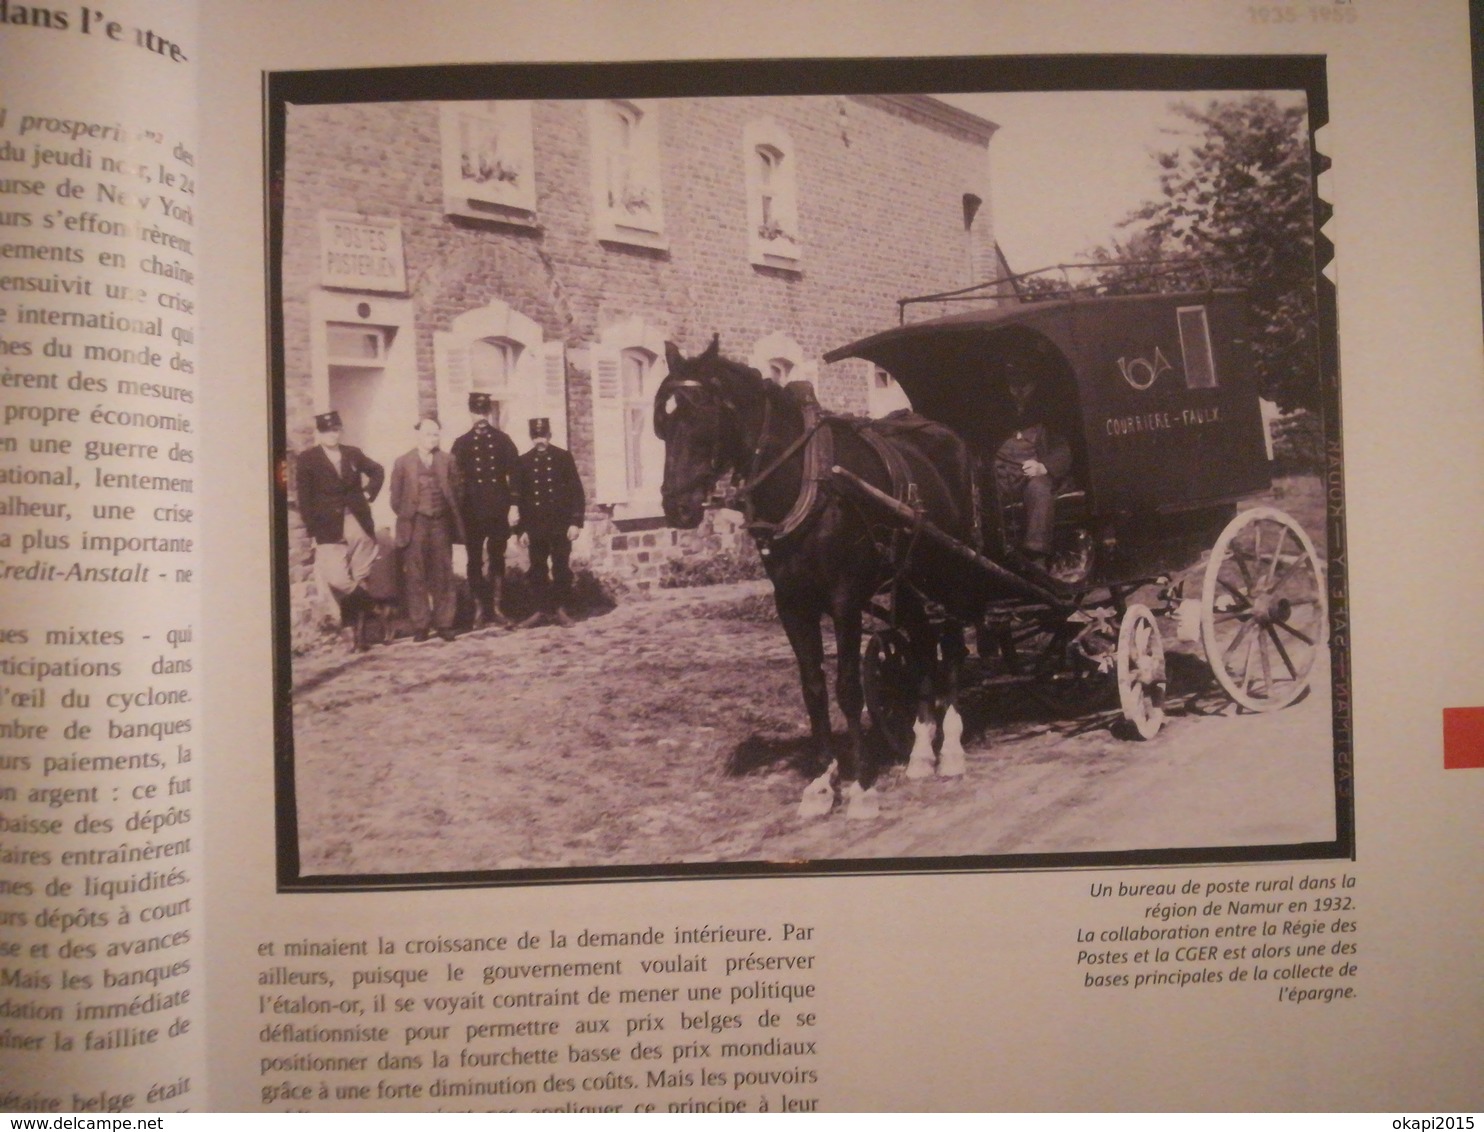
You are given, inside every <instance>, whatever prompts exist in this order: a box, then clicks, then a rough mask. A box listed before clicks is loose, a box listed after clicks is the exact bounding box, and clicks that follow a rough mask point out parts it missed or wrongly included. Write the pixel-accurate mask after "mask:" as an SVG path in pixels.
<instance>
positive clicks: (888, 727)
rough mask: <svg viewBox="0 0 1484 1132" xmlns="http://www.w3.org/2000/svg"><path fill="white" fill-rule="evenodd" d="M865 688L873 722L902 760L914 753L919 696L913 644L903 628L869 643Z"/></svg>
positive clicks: (875, 635) (863, 672)
mask: <svg viewBox="0 0 1484 1132" xmlns="http://www.w3.org/2000/svg"><path fill="white" fill-rule="evenodd" d="M861 686H862V691H863V692H864V693H865V697H866V710H867V711H868V712H870V713H871V723H872V725H874V726H875V728H876V731H877V732H878V733H879V734H880V735H881V737H882V738H883V739H885V740H886V745H887V747H889V748H890V749H891V751H892V752H893V753H894V754H896V755H897V756H898V757H899V758H906V757H907V756H908V755H909V754H911V753H912V739H913V735H912V725H913V724H914V723H915V722H916V721H917V696H916V689H915V687H914V681H913V679H912V654H911V645H910V642H909V641H908V640H907V634H905V633H903V632H902V631H901V630H900V629H882V630H880V631H879V632H875V633H872V634H871V636H870V638H869V639H868V640H867V641H866V653H865V656H864V657H863V658H862V661H861Z"/></svg>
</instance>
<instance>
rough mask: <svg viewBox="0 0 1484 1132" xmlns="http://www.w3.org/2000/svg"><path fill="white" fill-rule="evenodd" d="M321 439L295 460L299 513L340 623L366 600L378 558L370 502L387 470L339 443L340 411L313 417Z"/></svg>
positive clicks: (322, 589) (322, 588) (321, 582)
mask: <svg viewBox="0 0 1484 1132" xmlns="http://www.w3.org/2000/svg"><path fill="white" fill-rule="evenodd" d="M314 428H315V432H316V434H317V441H318V443H316V444H315V446H314V447H313V448H309V449H307V450H306V451H304V452H301V453H299V456H298V458H297V459H296V460H295V462H294V464H295V467H294V471H295V475H294V483H295V487H296V489H297V491H298V498H299V516H300V518H302V519H303V520H304V526H305V528H307V530H308V531H309V537H310V538H312V539H314V575H315V578H316V580H317V581H318V582H319V586H320V592H321V594H323V595H325V596H327V597H329V598H331V599H333V601H334V603H335V608H336V610H337V612H338V613H339V614H340V622H341V624H342V625H346V624H349V623H350V622H351V620H352V618H353V616H354V614H355V613H356V612H357V611H358V610H359V608H361V606H362V605H363V604H365V603H366V602H367V598H366V593H365V590H364V589H363V588H362V583H364V582H365V580H366V577H367V575H369V574H370V573H371V564H372V563H373V562H375V561H376V532H375V529H374V528H373V527H372V524H371V503H372V502H373V501H374V500H375V499H376V496H377V495H378V494H379V493H380V491H381V485H382V482H383V481H384V480H385V479H386V473H385V472H384V471H383V470H382V467H381V465H380V464H378V463H377V462H376V461H375V460H372V459H370V458H369V457H367V456H366V454H365V453H364V452H362V451H361V450H360V449H359V448H352V447H351V446H350V445H349V444H341V443H340V432H341V423H340V414H339V413H338V412H336V411H335V410H333V409H331V410H330V411H329V412H328V413H320V414H319V415H318V416H316V417H315V418H314Z"/></svg>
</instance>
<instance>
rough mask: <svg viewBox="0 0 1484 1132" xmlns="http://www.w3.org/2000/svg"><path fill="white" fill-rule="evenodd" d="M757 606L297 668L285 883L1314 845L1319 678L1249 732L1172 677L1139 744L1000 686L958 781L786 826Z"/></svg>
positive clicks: (784, 708) (793, 756) (774, 627)
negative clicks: (1158, 713)
mask: <svg viewBox="0 0 1484 1132" xmlns="http://www.w3.org/2000/svg"><path fill="white" fill-rule="evenodd" d="M768 593H769V590H768V586H767V583H765V582H747V583H736V584H733V585H726V586H713V587H706V588H701V589H689V590H667V591H660V592H659V593H658V594H656V595H654V596H653V597H649V598H644V599H636V600H631V601H627V602H625V603H624V604H622V605H620V606H619V608H618V609H616V610H614V611H613V612H612V613H609V614H607V615H605V616H602V617H595V618H593V619H590V620H587V621H584V622H581V623H580V624H578V625H577V626H576V627H575V628H572V629H560V628H555V627H553V628H543V629H536V630H528V631H524V632H516V633H507V632H502V631H499V630H485V631H483V632H481V633H477V634H468V635H465V636H463V637H460V638H459V639H458V640H456V641H454V642H451V643H441V642H438V641H436V640H435V641H432V642H428V643H425V644H412V643H411V642H408V641H403V642H399V643H397V644H395V645H392V646H389V647H380V648H376V649H374V650H373V651H372V652H370V653H368V654H365V655H362V656H359V657H348V656H345V655H343V654H331V653H328V652H326V653H320V654H317V655H311V656H308V657H301V658H298V659H297V660H296V662H295V669H294V682H295V694H294V729H295V745H296V759H295V765H296V776H297V803H298V813H299V822H300V834H301V856H302V863H303V872H304V874H305V875H325V874H339V875H366V874H387V873H394V874H395V873H426V872H442V871H468V870H478V871H483V870H505V869H528V868H559V867H571V866H592V865H640V864H660V863H673V862H724V861H725V862H729V861H807V860H825V859H833V860H840V859H855V858H881V857H953V856H960V855H970V856H980V855H1001V854H1023V853H1062V852H1079V853H1080V852H1089V851H1109V850H1133V849H1157V848H1176V847H1205V846H1239V845H1269V844H1293V843H1299V842H1315V841H1330V840H1332V839H1333V838H1334V837H1335V791H1334V771H1333V755H1332V750H1333V747H1332V741H1331V736H1330V729H1331V723H1330V697H1329V689H1328V677H1327V669H1326V661H1325V660H1324V658H1320V661H1319V662H1318V663H1316V665H1315V671H1316V675H1317V679H1316V683H1315V687H1314V689H1313V691H1312V692H1311V693H1310V694H1309V695H1308V696H1307V698H1305V699H1304V700H1302V701H1301V702H1299V703H1297V704H1295V705H1293V706H1292V707H1290V708H1288V709H1286V710H1284V711H1280V712H1276V713H1273V714H1270V715H1247V714H1237V713H1236V712H1235V711H1234V710H1233V709H1231V708H1230V707H1229V706H1228V705H1226V702H1225V701H1224V699H1223V698H1222V697H1221V696H1220V695H1219V693H1217V692H1216V691H1215V690H1214V688H1213V687H1211V686H1210V685H1209V684H1208V683H1207V682H1206V681H1205V679H1204V677H1200V676H1191V675H1187V676H1186V678H1185V680H1184V684H1183V686H1182V687H1176V688H1172V692H1173V693H1175V695H1174V703H1173V704H1172V705H1171V708H1170V718H1169V720H1168V722H1167V723H1166V725H1165V728H1164V730H1163V731H1162V732H1161V733H1160V734H1159V735H1158V736H1157V737H1156V738H1154V739H1153V740H1150V741H1148V742H1138V741H1129V740H1126V739H1121V738H1117V737H1115V735H1114V734H1113V732H1112V731H1110V726H1111V725H1112V724H1113V723H1114V722H1115V720H1116V719H1117V714H1116V711H1114V712H1111V713H1107V712H1105V713H1101V714H1099V713H1093V714H1090V715H1084V716H1081V717H1078V718H1071V719H1068V718H1057V717H1053V716H1050V715H1048V714H1047V713H1045V712H1044V711H1041V710H1039V709H1038V708H1037V707H1036V705H1035V704H1034V702H1033V701H1032V700H1031V699H1030V698H1029V697H1027V696H1025V695H1024V694H1023V693H1022V692H1019V691H1017V690H1014V689H1009V690H1002V691H1001V692H1000V693H999V694H996V695H994V696H992V697H987V698H983V699H981V700H979V701H977V702H973V703H971V704H970V705H969V707H968V709H967V710H966V715H967V716H968V718H969V721H970V731H969V734H968V735H966V747H967V748H968V774H967V775H966V776H965V777H964V778H963V779H962V780H930V781H925V782H908V781H907V780H906V778H905V777H904V775H903V774H902V771H901V770H900V769H899V768H898V769H894V770H892V771H891V772H889V773H888V774H886V775H885V776H884V777H883V780H882V799H881V811H882V813H881V817H880V818H879V819H878V820H876V821H872V822H848V821H846V820H845V818H844V817H843V816H842V814H841V813H840V812H839V811H838V810H837V811H836V813H835V814H833V815H831V816H830V817H827V818H821V819H813V820H809V821H801V820H800V819H799V818H798V817H797V816H796V815H795V806H796V804H797V802H798V798H799V794H800V791H801V789H802V787H803V786H804V783H805V781H806V775H807V773H808V772H809V770H810V769H811V766H812V764H811V763H810V761H809V760H810V754H809V751H808V747H807V744H806V742H805V736H806V723H805V719H804V712H803V707H802V702H801V700H800V695H799V685H798V678H797V672H796V669H795V666H794V661H793V656H792V653H791V652H790V650H789V648H788V644H787V642H786V640H785V638H784V635H783V632H782V630H781V628H780V627H779V626H778V624H777V623H776V622H774V621H771V620H767V619H766V617H765V615H763V614H762V613H760V611H762V610H765V609H766V608H767V606H768V604H769V602H770V599H769V598H768V596H767V595H768ZM1183 671H1185V672H1186V673H1187V674H1188V673H1189V672H1190V671H1191V669H1190V668H1189V667H1188V666H1187V667H1186V668H1185V669H1183ZM836 726H837V728H839V727H840V726H841V725H840V723H839V721H838V719H837V721H836Z"/></svg>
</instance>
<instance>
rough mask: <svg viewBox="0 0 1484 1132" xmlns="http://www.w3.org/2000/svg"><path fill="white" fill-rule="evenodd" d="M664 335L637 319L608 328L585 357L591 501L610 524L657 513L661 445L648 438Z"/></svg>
mask: <svg viewBox="0 0 1484 1132" xmlns="http://www.w3.org/2000/svg"><path fill="white" fill-rule="evenodd" d="M665 338H666V332H665V331H664V330H663V329H661V328H660V327H657V326H654V325H652V324H650V323H647V322H645V320H644V319H642V318H639V317H637V316H635V317H632V318H628V319H625V320H623V321H622V322H619V323H617V324H615V325H613V326H610V327H608V328H607V329H606V330H605V331H604V332H603V334H602V336H601V337H600V339H599V340H598V342H596V343H595V344H594V345H593V347H592V349H591V352H590V355H589V357H590V364H591V367H592V394H593V401H592V403H593V464H594V480H595V485H596V486H595V499H594V502H596V503H600V504H607V505H610V506H612V507H613V509H614V510H613V517H614V518H615V519H646V518H653V517H655V516H658V515H661V514H663V508H662V507H661V505H660V485H661V484H662V482H663V481H664V476H665V445H664V442H663V441H661V440H660V438H659V437H657V436H655V434H654V423H653V422H654V395H655V392H656V391H657V390H658V389H659V385H660V382H661V381H663V380H664V377H665V373H666V369H665V360H664V349H665Z"/></svg>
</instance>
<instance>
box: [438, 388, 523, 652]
mask: <svg viewBox="0 0 1484 1132" xmlns="http://www.w3.org/2000/svg"><path fill="white" fill-rule="evenodd" d="M469 412H470V413H471V414H472V415H473V417H474V420H473V423H472V425H471V427H470V429H469V431H468V432H466V433H464V434H463V435H462V436H460V437H459V438H458V439H457V440H455V441H454V442H453V448H452V449H451V452H450V455H452V456H453V461H454V464H455V465H457V467H458V470H459V479H460V483H461V491H462V495H461V499H460V507H461V510H462V511H463V516H464V534H465V536H466V539H467V541H466V546H467V547H468V550H469V593H470V595H471V596H472V597H473V598H474V628H476V629H479V628H482V627H483V626H484V625H485V624H487V623H490V622H493V623H494V624H496V625H501V626H508V625H509V624H510V623H509V622H508V621H507V620H506V619H505V615H504V614H503V613H502V612H501V611H500V598H501V596H502V593H503V591H504V588H505V547H506V545H507V544H508V543H509V541H510V507H511V504H512V503H513V502H514V496H513V494H512V492H511V480H512V479H513V478H514V476H515V475H516V472H517V471H518V469H519V466H520V456H519V454H518V453H517V452H516V450H515V442H514V441H513V440H511V439H510V437H509V436H507V435H506V434H505V433H503V432H501V431H500V429H499V427H498V426H497V425H496V424H495V403H494V401H493V400H491V398H490V395H489V394H488V393H470V394H469Z"/></svg>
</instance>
